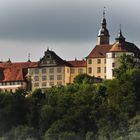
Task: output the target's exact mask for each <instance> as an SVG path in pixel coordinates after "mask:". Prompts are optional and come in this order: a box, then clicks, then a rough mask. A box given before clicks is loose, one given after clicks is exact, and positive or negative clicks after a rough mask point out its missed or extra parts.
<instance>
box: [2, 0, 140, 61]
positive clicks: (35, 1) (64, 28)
mask: <svg viewBox="0 0 140 140" xmlns="http://www.w3.org/2000/svg"><path fill="white" fill-rule="evenodd" d="M139 6H140V0H0V60H1V61H6V60H8V59H9V58H10V59H11V61H27V59H28V54H29V53H30V54H31V56H30V57H31V60H32V61H38V60H39V59H40V58H41V57H43V55H44V51H46V50H47V48H49V49H51V50H53V51H55V52H56V53H57V54H58V55H59V56H60V57H61V58H63V59H64V60H72V59H75V58H78V59H82V58H85V57H86V56H87V55H88V54H89V53H90V51H91V50H92V49H93V48H94V46H95V45H96V44H97V35H98V31H99V29H100V26H101V25H100V22H101V19H102V13H103V7H106V20H107V28H108V30H109V32H110V36H111V39H110V40H111V43H113V42H114V41H115V37H116V36H117V34H118V31H119V25H120V24H121V25H122V32H123V35H124V36H125V37H126V40H127V41H130V42H133V43H135V44H136V45H137V46H140V30H139V28H140V27H139V25H140V18H139V13H140V8H139Z"/></svg>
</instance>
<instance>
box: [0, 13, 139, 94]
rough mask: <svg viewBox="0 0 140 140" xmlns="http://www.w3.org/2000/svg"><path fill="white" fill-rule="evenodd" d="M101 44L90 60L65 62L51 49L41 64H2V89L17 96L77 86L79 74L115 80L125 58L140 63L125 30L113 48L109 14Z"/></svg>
mask: <svg viewBox="0 0 140 140" xmlns="http://www.w3.org/2000/svg"><path fill="white" fill-rule="evenodd" d="M97 39H98V41H97V42H98V43H97V45H96V46H95V47H94V48H93V50H92V51H91V52H90V53H89V55H88V56H87V57H86V60H84V59H83V60H77V59H75V60H71V61H65V60H63V59H62V58H60V57H59V56H58V55H57V54H56V53H55V52H54V51H51V50H49V49H47V51H45V53H44V56H43V57H42V58H41V59H40V60H39V61H38V62H31V61H30V60H28V62H21V63H12V62H11V61H10V60H9V61H7V62H1V63H0V89H1V90H4V91H12V92H15V91H16V89H18V88H24V89H27V90H32V91H33V90H35V89H37V88H41V89H46V88H50V87H53V86H61V85H63V86H65V85H67V84H70V83H73V81H74V78H75V77H76V76H77V75H78V74H85V73H86V74H88V75H90V76H94V77H96V78H97V79H100V78H101V79H113V78H114V74H113V70H114V69H115V68H118V67H119V58H120V56H122V55H123V54H126V55H133V56H134V57H135V60H136V61H139V62H140V49H139V48H138V47H137V46H136V45H135V44H134V43H131V42H128V41H126V39H125V37H124V36H123V34H122V31H121V27H120V31H119V34H118V37H117V38H116V40H115V42H114V43H112V44H110V34H109V30H108V29H107V22H106V18H105V11H104V12H103V18H102V21H101V28H100V30H99V33H98V38H97Z"/></svg>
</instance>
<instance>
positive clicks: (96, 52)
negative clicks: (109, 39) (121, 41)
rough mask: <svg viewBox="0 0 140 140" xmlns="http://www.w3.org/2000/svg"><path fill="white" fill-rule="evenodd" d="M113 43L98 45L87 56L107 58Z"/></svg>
mask: <svg viewBox="0 0 140 140" xmlns="http://www.w3.org/2000/svg"><path fill="white" fill-rule="evenodd" d="M111 47H112V45H96V46H95V48H94V49H93V50H92V51H91V53H90V54H89V55H88V56H87V58H105V57H106V53H107V52H108V51H109V50H110V49H111Z"/></svg>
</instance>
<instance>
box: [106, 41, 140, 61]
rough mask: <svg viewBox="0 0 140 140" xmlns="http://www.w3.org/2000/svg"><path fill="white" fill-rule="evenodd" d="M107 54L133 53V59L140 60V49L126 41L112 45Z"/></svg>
mask: <svg viewBox="0 0 140 140" xmlns="http://www.w3.org/2000/svg"><path fill="white" fill-rule="evenodd" d="M109 52H133V53H134V54H135V57H138V58H140V49H139V48H138V47H137V46H136V45H135V44H133V43H131V42H126V41H125V42H123V43H119V42H116V43H114V45H113V46H112V48H111V49H110V50H109Z"/></svg>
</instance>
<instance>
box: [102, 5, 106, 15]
mask: <svg viewBox="0 0 140 140" xmlns="http://www.w3.org/2000/svg"><path fill="white" fill-rule="evenodd" d="M105 10H106V7H105V6H104V9H103V18H105Z"/></svg>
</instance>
